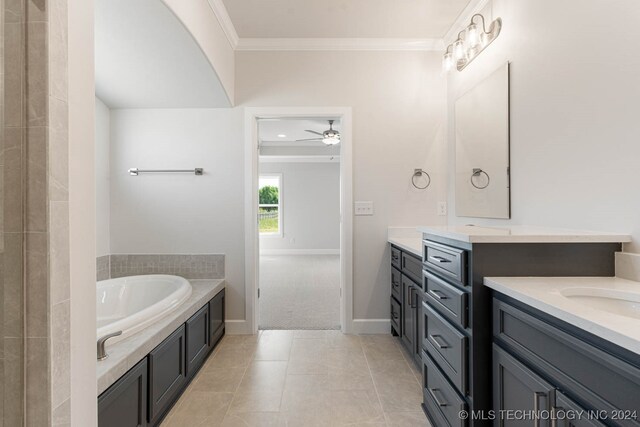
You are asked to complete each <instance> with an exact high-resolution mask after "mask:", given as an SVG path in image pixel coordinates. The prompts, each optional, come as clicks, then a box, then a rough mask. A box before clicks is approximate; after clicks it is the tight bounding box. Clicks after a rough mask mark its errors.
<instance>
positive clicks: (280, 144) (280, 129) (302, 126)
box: [258, 118, 340, 159]
mask: <svg viewBox="0 0 640 427" xmlns="http://www.w3.org/2000/svg"><path fill="white" fill-rule="evenodd" d="M306 129H310V130H314V131H316V132H323V131H325V130H327V129H329V123H328V121H327V119H324V118H323V119H262V120H260V121H259V122H258V135H259V136H258V137H259V139H260V156H261V158H262V159H263V158H264V157H269V156H276V157H300V156H308V157H325V156H330V157H333V156H337V155H339V153H340V144H337V145H334V146H327V145H325V144H324V143H323V142H322V141H307V142H302V141H300V142H296V139H305V138H313V137H315V136H317V135H314V134H312V133H309V132H306ZM333 129H337V130H340V121H339V120H336V121H335V122H334V123H333ZM280 135H284V136H280Z"/></svg>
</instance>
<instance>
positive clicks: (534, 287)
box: [484, 277, 640, 354]
mask: <svg viewBox="0 0 640 427" xmlns="http://www.w3.org/2000/svg"><path fill="white" fill-rule="evenodd" d="M484 284H485V285H486V286H488V287H490V288H492V289H494V290H496V291H498V292H500V293H502V294H505V295H507V296H510V297H512V298H514V299H516V300H518V301H520V302H523V303H525V304H527V305H530V306H531V307H533V308H536V309H538V310H540V311H543V312H545V313H548V314H549V315H551V316H554V317H556V318H558V319H560V320H563V321H565V322H567V323H569V324H571V325H573V326H576V327H578V328H580V329H583V330H585V331H587V332H590V333H592V334H593V335H596V336H598V337H600V338H603V339H605V340H607V341H610V342H612V343H614V344H617V345H619V346H620V347H623V348H626V349H627V350H630V351H632V352H634V353H637V354H640V318H637V317H636V318H632V317H628V316H623V315H620V314H614V313H610V312H607V311H603V310H599V309H596V308H592V307H589V306H587V305H585V304H584V303H580V302H578V301H572V300H571V299H570V298H567V297H565V296H564V295H563V294H562V292H563V291H564V292H566V290H567V289H570V288H583V289H584V288H589V289H594V288H595V289H604V290H613V291H623V292H629V293H632V294H633V296H634V299H635V296H637V299H636V301H639V302H640V282H633V281H631V280H625V279H620V278H618V277H485V279H484ZM574 291H575V290H574ZM569 292H570V291H569Z"/></svg>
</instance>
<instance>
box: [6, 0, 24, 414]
mask: <svg viewBox="0 0 640 427" xmlns="http://www.w3.org/2000/svg"><path fill="white" fill-rule="evenodd" d="M24 22H25V7H24V2H23V1H22V0H4V1H3V23H4V26H3V30H4V31H3V34H2V36H3V42H4V50H3V64H2V69H3V95H4V99H3V116H2V119H3V123H2V131H3V135H2V161H3V163H2V190H3V193H2V244H3V249H4V250H3V259H2V261H3V266H2V280H3V284H2V285H3V303H4V310H3V314H4V318H3V319H2V323H3V329H4V331H3V341H4V363H3V365H4V375H3V376H4V378H3V379H4V390H3V392H4V393H3V418H2V420H3V425H5V426H22V425H23V423H24V413H23V407H24V391H25V390H24V343H25V341H24V298H23V295H24V276H23V271H24V269H23V267H24V256H23V254H24V246H23V239H24V205H23V198H24V176H25V156H24V136H25V126H26V122H25V121H26V120H25V119H26V117H25V108H24V105H25V102H24V89H25V84H24V81H25V73H26V67H25V31H24Z"/></svg>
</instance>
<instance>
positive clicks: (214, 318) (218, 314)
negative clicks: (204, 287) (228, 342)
mask: <svg viewBox="0 0 640 427" xmlns="http://www.w3.org/2000/svg"><path fill="white" fill-rule="evenodd" d="M224 302H225V300H224V289H223V290H221V291H220V292H218V293H217V294H216V296H215V297H213V298H212V299H211V301H209V318H210V319H211V320H210V322H211V323H210V326H209V334H210V338H209V345H210V348H211V349H213V347H215V346H216V344H217V343H218V341H220V338H222V336H223V335H224V315H225V308H224Z"/></svg>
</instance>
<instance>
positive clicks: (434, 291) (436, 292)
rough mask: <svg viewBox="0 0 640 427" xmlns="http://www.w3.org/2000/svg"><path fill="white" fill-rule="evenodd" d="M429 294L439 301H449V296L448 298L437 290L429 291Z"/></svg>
mask: <svg viewBox="0 0 640 427" xmlns="http://www.w3.org/2000/svg"><path fill="white" fill-rule="evenodd" d="M429 294H431V295H433V297H434V298H437V299H439V300H443V299H449V297H448V296H446V295H445V294H444V293H443V292H442V291H439V290H437V289H429Z"/></svg>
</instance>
